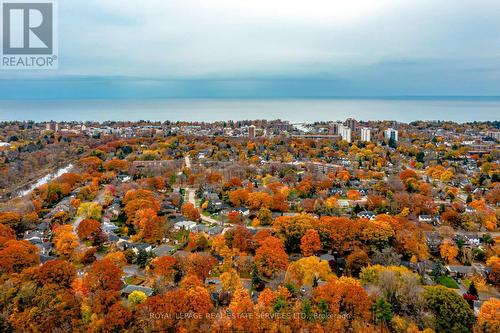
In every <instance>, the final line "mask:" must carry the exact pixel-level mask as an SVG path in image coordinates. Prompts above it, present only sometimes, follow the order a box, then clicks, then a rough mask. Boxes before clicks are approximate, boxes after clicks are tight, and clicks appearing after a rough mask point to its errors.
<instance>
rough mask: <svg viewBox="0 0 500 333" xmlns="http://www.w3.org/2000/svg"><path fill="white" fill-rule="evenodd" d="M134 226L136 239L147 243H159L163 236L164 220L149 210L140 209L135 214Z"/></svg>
mask: <svg viewBox="0 0 500 333" xmlns="http://www.w3.org/2000/svg"><path fill="white" fill-rule="evenodd" d="M134 226H135V229H136V231H137V235H136V236H134V237H136V238H137V239H143V240H144V241H146V242H148V243H159V242H161V241H162V239H163V238H164V236H165V232H166V231H165V218H164V217H160V216H158V215H156V212H155V211H154V210H153V209H151V208H147V209H140V210H138V211H137V212H136V219H135V221H134Z"/></svg>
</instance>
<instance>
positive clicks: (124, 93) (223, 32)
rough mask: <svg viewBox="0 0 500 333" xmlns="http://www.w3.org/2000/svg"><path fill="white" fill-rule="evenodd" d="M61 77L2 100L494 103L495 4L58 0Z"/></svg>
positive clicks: (13, 80)
mask: <svg viewBox="0 0 500 333" xmlns="http://www.w3.org/2000/svg"><path fill="white" fill-rule="evenodd" d="M58 7H59V14H58V15H59V50H60V52H59V69H58V70H57V71H38V72H14V71H0V99H11V100H12V99H17V100H24V99H122V98H123V99H125V98H132V99H148V98H294V97H296V98H307V97H310V98H313V97H315V98H318V97H319V98H328V97H361V96H369V97H393V96H498V95H500V24H499V23H498V18H499V17H500V2H499V1H494V0H478V1H465V0H458V1H449V0H448V1H445V0H432V1H431V0H407V1H404V2H401V1H393V0H379V1H369V0H361V1H350V2H346V1H332V0H316V1H307V2H306V1H290V0H288V1H286V0H270V1H265V0H253V1H243V2H242V1H230V0H213V1H210V2H207V1H197V0H167V1H165V0H148V1H144V2H142V3H141V2H137V1H131V0H107V1H99V0H90V1H89V0H72V1H60V2H58Z"/></svg>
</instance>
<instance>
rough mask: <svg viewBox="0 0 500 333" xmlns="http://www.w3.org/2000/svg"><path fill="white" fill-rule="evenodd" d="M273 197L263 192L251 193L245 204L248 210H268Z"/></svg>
mask: <svg viewBox="0 0 500 333" xmlns="http://www.w3.org/2000/svg"><path fill="white" fill-rule="evenodd" d="M272 203H273V197H272V196H271V195H269V194H267V193H265V192H252V193H250V194H249V195H248V200H247V204H248V206H249V208H250V209H260V208H270V207H271V205H272Z"/></svg>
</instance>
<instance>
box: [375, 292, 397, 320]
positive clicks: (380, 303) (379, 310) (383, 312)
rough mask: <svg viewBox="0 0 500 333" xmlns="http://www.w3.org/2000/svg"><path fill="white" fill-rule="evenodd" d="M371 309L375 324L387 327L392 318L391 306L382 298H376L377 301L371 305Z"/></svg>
mask: <svg viewBox="0 0 500 333" xmlns="http://www.w3.org/2000/svg"><path fill="white" fill-rule="evenodd" d="M371 309H372V312H373V316H374V318H375V322H376V323H377V324H380V325H387V324H388V323H390V322H391V320H392V316H393V313H392V306H391V304H390V303H388V302H386V301H385V300H384V299H383V298H382V297H380V298H378V299H377V301H375V303H373V304H372V307H371Z"/></svg>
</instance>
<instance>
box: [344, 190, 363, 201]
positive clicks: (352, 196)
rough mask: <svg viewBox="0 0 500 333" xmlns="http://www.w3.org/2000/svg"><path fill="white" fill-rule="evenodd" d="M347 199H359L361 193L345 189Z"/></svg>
mask: <svg viewBox="0 0 500 333" xmlns="http://www.w3.org/2000/svg"><path fill="white" fill-rule="evenodd" d="M347 199H349V200H359V199H361V194H360V193H359V191H358V190H349V191H347Z"/></svg>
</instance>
